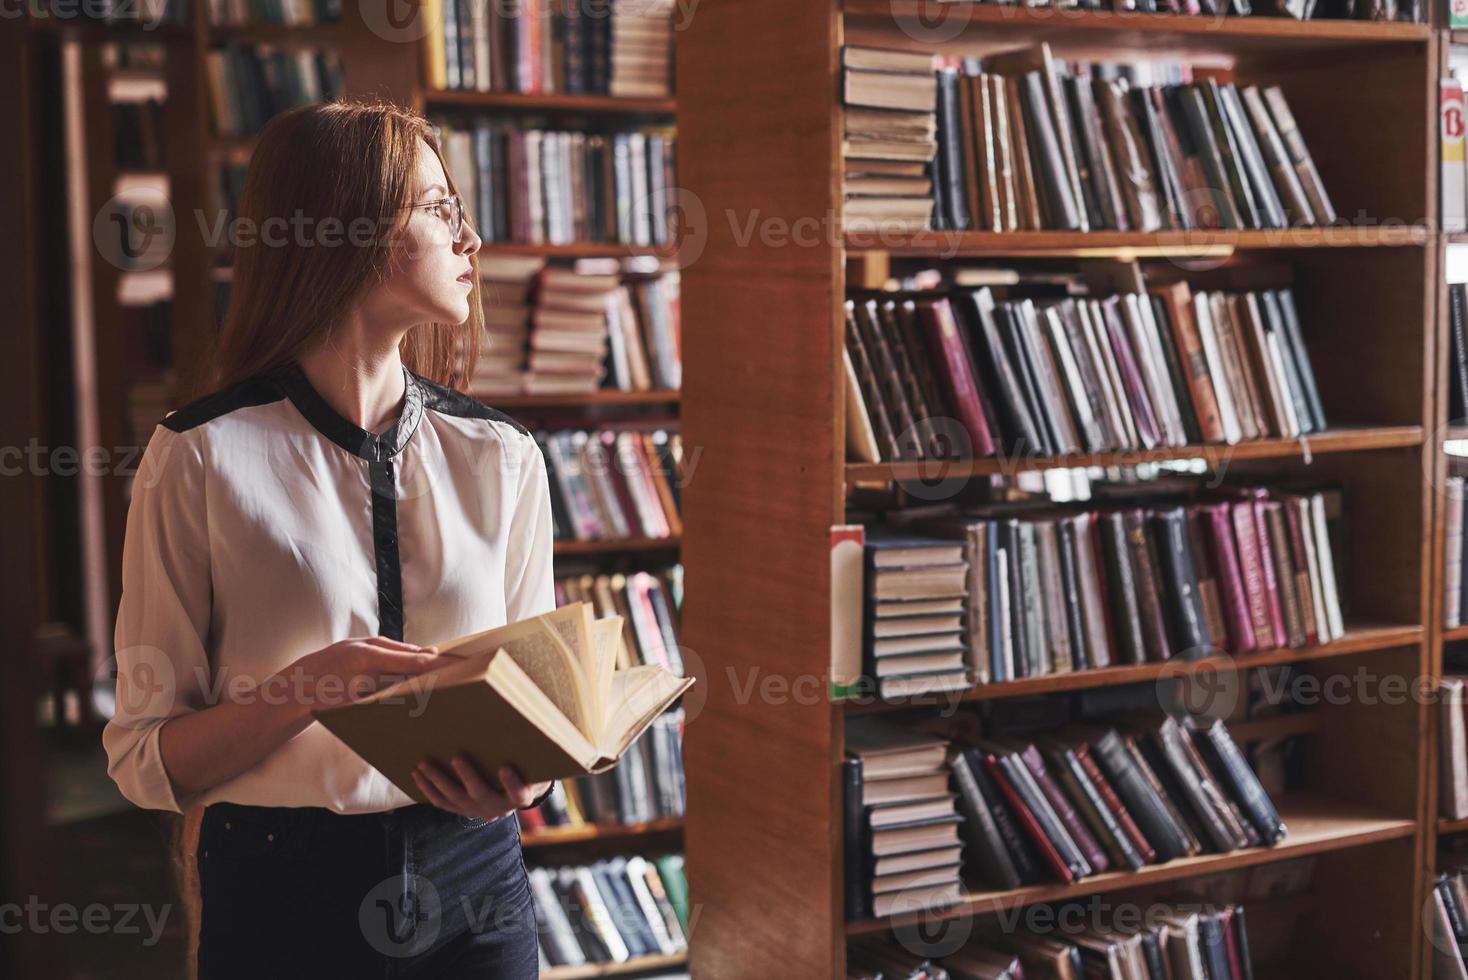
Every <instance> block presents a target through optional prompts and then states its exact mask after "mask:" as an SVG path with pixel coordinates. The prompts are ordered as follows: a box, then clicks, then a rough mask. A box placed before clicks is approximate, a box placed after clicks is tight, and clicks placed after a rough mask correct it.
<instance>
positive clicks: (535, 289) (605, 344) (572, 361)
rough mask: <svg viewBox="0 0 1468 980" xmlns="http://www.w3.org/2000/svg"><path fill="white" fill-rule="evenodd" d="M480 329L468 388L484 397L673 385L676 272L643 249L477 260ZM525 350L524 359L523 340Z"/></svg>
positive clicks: (677, 380)
mask: <svg viewBox="0 0 1468 980" xmlns="http://www.w3.org/2000/svg"><path fill="white" fill-rule="evenodd" d="M479 274H480V285H481V289H482V291H483V293H482V295H483V301H484V327H485V332H486V335H485V337H484V339H483V341H482V343H481V347H480V356H479V361H478V363H477V364H476V365H475V371H474V375H473V377H472V378H471V379H470V381H469V388H470V390H471V391H472V392H474V393H475V394H478V395H481V396H484V397H493V396H495V395H518V394H547V395H559V394H570V393H579V392H590V391H595V390H598V389H599V388H601V389H610V390H616V391H651V390H653V389H668V390H676V389H677V388H678V387H679V385H680V384H681V383H682V380H683V370H682V354H681V338H680V324H679V304H678V272H677V270H676V269H668V270H664V269H663V268H661V264H660V262H659V261H658V259H656V258H654V257H652V256H630V257H626V258H622V259H613V258H596V259H578V260H575V261H572V262H569V263H565V264H562V263H557V262H553V261H549V260H546V259H544V258H540V257H535V256H499V255H496V256H488V257H481V258H480V260H479ZM527 346H528V348H529V355H528V358H527V354H526V348H527Z"/></svg>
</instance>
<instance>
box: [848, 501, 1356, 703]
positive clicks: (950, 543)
mask: <svg viewBox="0 0 1468 980" xmlns="http://www.w3.org/2000/svg"><path fill="white" fill-rule="evenodd" d="M1341 506H1342V504H1341V502H1340V500H1339V492H1338V491H1334V490H1330V491H1319V492H1313V493H1280V492H1274V491H1270V490H1268V489H1265V488H1263V487H1244V488H1237V489H1227V488H1222V489H1220V490H1219V491H1217V492H1216V493H1214V494H1212V495H1211V496H1210V497H1207V498H1204V499H1201V500H1199V501H1197V502H1184V503H1177V504H1163V505H1158V506H1149V507H1136V506H1132V507H1125V508H1121V509H1105V510H1093V511H1086V512H1082V513H1065V512H1057V511H1055V510H1049V511H1044V510H1041V511H1038V512H1036V511H1033V510H1031V511H1029V512H1025V513H1020V514H1014V513H1012V512H1011V513H1006V512H1005V511H1003V510H1002V509H993V508H991V509H988V510H970V511H965V512H942V513H930V512H922V513H919V514H918V515H915V516H913V517H911V518H904V519H903V520H902V523H901V527H902V530H903V531H905V532H907V533H908V534H912V533H913V532H920V533H921V534H922V535H925V536H927V538H926V540H927V541H928V545H929V547H930V548H931V549H934V550H933V551H932V552H931V553H934V554H939V553H943V554H948V553H951V554H954V555H957V556H958V563H956V564H954V565H951V566H948V567H949V569H951V570H952V577H953V579H954V580H955V583H954V584H955V585H956V587H957V588H958V589H959V593H958V594H959V595H961V597H962V598H961V601H958V600H951V599H950V600H948V602H949V605H947V606H944V607H943V608H944V610H945V611H944V612H943V615H950V616H952V617H953V619H952V622H958V621H961V622H962V624H963V626H962V631H961V639H962V644H963V648H964V649H965V650H966V651H967V652H966V656H965V664H966V666H967V668H968V669H969V671H970V673H971V675H972V677H973V679H974V680H975V681H976V682H977V683H989V682H996V681H1007V680H1014V679H1016V678H1022V677H1036V676H1041V675H1045V674H1056V673H1069V672H1071V671H1076V670H1091V669H1100V668H1105V667H1110V666H1113V665H1117V664H1140V663H1149V662H1151V663H1156V662H1161V661H1165V660H1169V659H1172V658H1174V657H1184V658H1189V659H1191V658H1196V657H1199V656H1204V655H1208V654H1212V653H1217V652H1219V651H1227V652H1229V653H1232V654H1235V655H1240V654H1246V653H1251V652H1254V651H1261V650H1273V649H1282V648H1286V647H1288V648H1298V647H1302V646H1307V645H1317V644H1325V643H1330V642H1333V641H1335V640H1339V639H1340V638H1341V637H1342V636H1344V635H1345V621H1344V615H1343V610H1342V606H1341V599H1340V595H1341V591H1340V588H1339V585H1338V582H1337V577H1336V564H1337V562H1336V557H1335V555H1334V549H1333V547H1332V542H1331V534H1330V529H1329V526H1328V517H1327V515H1328V514H1329V513H1337V512H1339V510H1340V508H1341ZM893 516H895V517H902V516H903V515H900V514H899V515H893ZM891 534H892V532H891V531H890V530H888V529H886V528H883V527H881V526H873V527H869V528H867V537H868V539H869V540H875V541H876V542H878V543H877V548H878V549H880V548H881V543H880V542H881V541H882V540H884V539H885V538H886V537H888V536H890V535H891ZM878 535H880V537H879V536H878ZM945 539H946V540H945ZM899 540H901V539H899ZM916 540H919V541H920V540H923V539H922V538H919V539H916ZM940 546H946V548H947V549H948V552H947V553H944V552H941V551H938V550H936V549H939V548H940ZM911 547H912V546H909V548H911ZM877 554H879V555H880V554H881V551H880V550H878V551H877ZM964 569H966V573H965V572H964V571H963V570H964ZM873 587H874V586H868V594H869V595H870V593H871V589H872V588H873ZM896 608H902V607H896ZM919 608H924V609H926V608H928V607H927V606H924V607H919ZM933 608H934V609H935V613H930V614H929V615H935V614H936V607H933ZM949 609H957V610H958V612H948V611H947V610H949ZM938 622H939V620H937V619H935V620H933V623H934V624H935V625H937V624H938ZM869 623H874V624H880V623H881V619H879V618H878V619H870V618H869ZM944 625H948V624H947V623H946V622H945V623H944ZM869 642H870V641H869ZM874 649H875V650H876V651H881V650H883V649H884V648H883V647H880V646H877V647H874ZM881 666H882V662H881V656H880V655H879V656H878V658H877V660H876V668H877V669H880V668H881ZM873 669H874V668H873V665H872V664H871V663H870V662H868V664H867V668H866V673H867V675H868V676H875V677H876V680H877V683H878V687H879V689H880V688H882V687H883V685H882V683H881V682H882V679H883V678H882V675H881V674H880V673H877V674H873V673H872V670H873Z"/></svg>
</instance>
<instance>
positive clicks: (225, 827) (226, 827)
mask: <svg viewBox="0 0 1468 980" xmlns="http://www.w3.org/2000/svg"><path fill="white" fill-rule="evenodd" d="M229 827H230V823H229V821H228V820H226V821H224V829H225V830H228V829H229Z"/></svg>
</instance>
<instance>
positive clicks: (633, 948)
mask: <svg viewBox="0 0 1468 980" xmlns="http://www.w3.org/2000/svg"><path fill="white" fill-rule="evenodd" d="M528 870H529V876H530V892H531V895H532V896H533V897H534V899H535V926H536V932H537V933H538V937H539V940H540V966H541V969H546V968H548V967H552V966H581V965H583V964H611V963H627V962H629V961H631V960H635V959H636V958H638V957H642V956H672V955H674V954H677V953H686V952H687V950H688V928H689V926H688V880H687V878H686V876H685V875H684V872H683V855H681V854H665V855H661V856H658V857H653V858H646V857H643V856H641V855H633V856H631V857H624V856H620V855H619V856H617V857H613V858H603V859H602V860H599V861H594V862H592V863H591V864H581V865H567V866H562V867H556V868H550V867H535V868H530V869H528Z"/></svg>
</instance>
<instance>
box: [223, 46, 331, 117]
mask: <svg viewBox="0 0 1468 980" xmlns="http://www.w3.org/2000/svg"><path fill="white" fill-rule="evenodd" d="M204 75H205V78H206V79H207V81H208V89H209V109H210V114H211V115H212V117H213V119H214V133H215V135H216V136H222V137H236V136H249V135H252V134H254V133H258V132H259V131H260V130H261V129H263V128H264V127H265V124H266V123H267V122H269V121H270V119H271V118H272V117H273V116H276V115H278V114H279V113H282V112H285V111H286V110H287V109H294V108H295V107H296V106H300V105H305V104H307V103H308V102H330V101H331V100H332V99H335V98H337V97H338V96H340V95H341V94H342V92H343V89H342V65H341V58H340V56H339V55H338V54H337V52H336V51H334V50H331V49H327V48H321V49H313V48H298V47H294V46H293V47H289V48H280V47H275V46H273V45H268V44H260V45H241V44H234V43H229V44H225V45H224V46H222V47H218V48H211V49H210V50H209V51H207V52H205V54H204Z"/></svg>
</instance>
